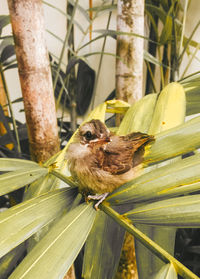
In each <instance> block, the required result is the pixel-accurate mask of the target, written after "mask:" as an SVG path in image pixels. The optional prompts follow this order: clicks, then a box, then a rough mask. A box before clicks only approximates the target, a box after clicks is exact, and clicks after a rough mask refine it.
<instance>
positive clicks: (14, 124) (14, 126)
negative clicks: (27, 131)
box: [0, 65, 21, 153]
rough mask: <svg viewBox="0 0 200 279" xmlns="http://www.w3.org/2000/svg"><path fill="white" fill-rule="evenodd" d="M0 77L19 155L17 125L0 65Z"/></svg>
mask: <svg viewBox="0 0 200 279" xmlns="http://www.w3.org/2000/svg"><path fill="white" fill-rule="evenodd" d="M0 76H1V81H2V85H3V88H4V92H5V95H6V98H7V101H8V107H9V111H10V116H11V118H12V124H13V130H14V133H15V137H16V141H17V151H18V152H19V153H21V147H20V141H19V135H18V131H17V124H16V120H15V117H14V112H13V109H12V104H11V99H10V94H9V91H8V87H7V83H6V79H5V76H4V72H3V69H2V66H1V65H0Z"/></svg>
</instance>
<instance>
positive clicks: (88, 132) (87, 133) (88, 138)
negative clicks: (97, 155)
mask: <svg viewBox="0 0 200 279" xmlns="http://www.w3.org/2000/svg"><path fill="white" fill-rule="evenodd" d="M84 137H85V139H86V140H91V139H93V135H92V133H91V132H90V131H87V132H86V133H85V134H84Z"/></svg>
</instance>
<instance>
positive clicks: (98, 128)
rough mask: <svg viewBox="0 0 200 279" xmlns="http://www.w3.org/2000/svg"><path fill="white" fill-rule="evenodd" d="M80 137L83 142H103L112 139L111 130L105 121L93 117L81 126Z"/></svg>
mask: <svg viewBox="0 0 200 279" xmlns="http://www.w3.org/2000/svg"><path fill="white" fill-rule="evenodd" d="M78 137H79V140H80V143H81V144H95V143H103V142H108V141H109V140H110V131H109V130H108V128H107V127H106V126H105V125H104V123H103V122H101V121H100V120H98V119H93V120H91V121H89V122H86V123H85V124H83V125H82V126H81V127H80V128H79V131H78Z"/></svg>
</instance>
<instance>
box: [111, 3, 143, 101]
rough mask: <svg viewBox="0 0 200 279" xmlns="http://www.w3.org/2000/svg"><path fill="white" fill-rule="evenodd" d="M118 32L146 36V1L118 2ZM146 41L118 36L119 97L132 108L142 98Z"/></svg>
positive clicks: (117, 81)
mask: <svg viewBox="0 0 200 279" xmlns="http://www.w3.org/2000/svg"><path fill="white" fill-rule="evenodd" d="M117 9H118V15H117V31H121V32H129V33H135V34H138V35H142V36H144V0H118V8H117ZM143 44H144V42H143V39H142V38H139V37H136V36H130V35H118V36H117V56H118V57H119V58H117V61H116V96H117V99H121V100H124V101H127V102H128V103H130V104H133V103H134V102H135V101H137V100H139V99H140V98H141V97H142V95H143V94H142V91H143V90H142V88H143V81H142V76H143Z"/></svg>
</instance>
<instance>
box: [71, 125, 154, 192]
mask: <svg viewBox="0 0 200 279" xmlns="http://www.w3.org/2000/svg"><path fill="white" fill-rule="evenodd" d="M152 141H153V136H149V135H147V134H143V133H139V132H138V133H132V134H129V135H127V136H117V135H114V134H112V133H111V132H110V131H109V130H108V128H107V127H106V126H105V125H104V124H103V123H102V122H101V121H100V120H91V121H90V122H87V123H85V124H84V125H82V126H81V127H80V128H79V131H78V133H77V135H76V139H75V142H74V143H71V144H70V146H69V148H68V150H67V160H68V166H69V170H70V172H71V174H72V176H73V178H74V179H75V180H77V181H78V182H79V185H80V191H82V192H84V193H85V194H88V193H91V194H96V193H98V194H102V193H107V192H112V191H113V190H114V189H116V188H118V187H119V186H120V185H122V184H124V183H125V182H127V181H129V180H131V179H133V178H134V177H135V173H136V170H138V168H140V163H141V162H142V155H143V153H144V147H145V145H146V144H148V143H150V142H152Z"/></svg>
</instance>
